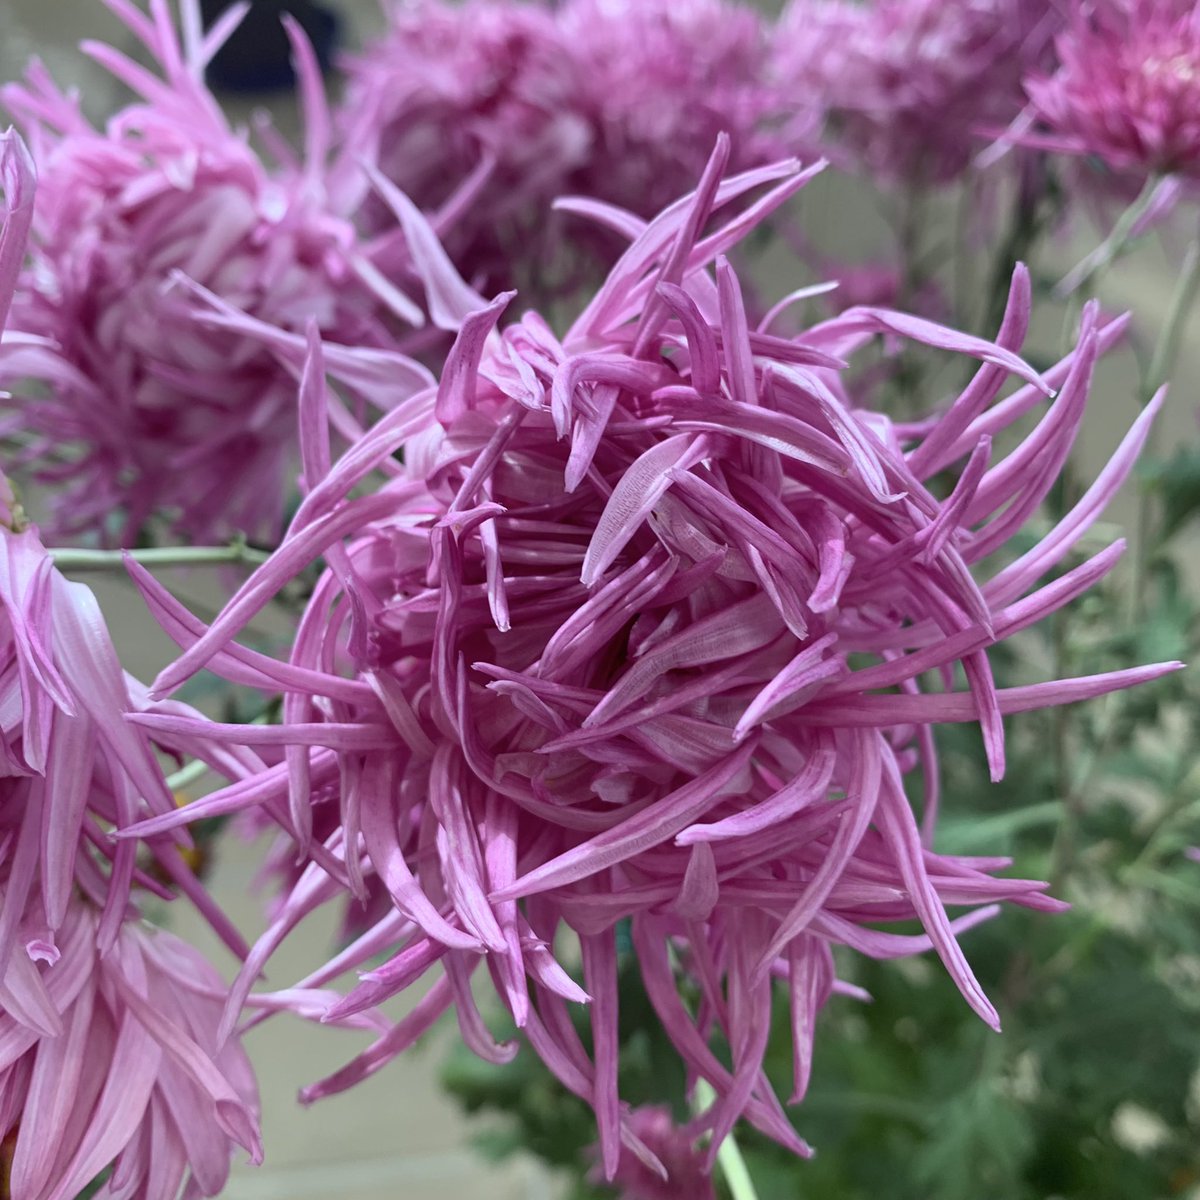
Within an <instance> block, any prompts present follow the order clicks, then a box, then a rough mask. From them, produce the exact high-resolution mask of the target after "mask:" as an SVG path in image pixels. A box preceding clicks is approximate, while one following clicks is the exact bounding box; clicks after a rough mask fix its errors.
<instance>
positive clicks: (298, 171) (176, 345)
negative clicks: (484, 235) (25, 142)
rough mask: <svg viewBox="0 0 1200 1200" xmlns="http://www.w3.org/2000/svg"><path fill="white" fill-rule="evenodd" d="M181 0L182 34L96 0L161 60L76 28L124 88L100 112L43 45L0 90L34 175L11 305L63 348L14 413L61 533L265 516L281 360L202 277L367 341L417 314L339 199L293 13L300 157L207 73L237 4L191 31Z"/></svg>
mask: <svg viewBox="0 0 1200 1200" xmlns="http://www.w3.org/2000/svg"><path fill="white" fill-rule="evenodd" d="M182 3H183V6H184V8H185V10H186V11H187V13H188V14H189V16H188V20H187V21H185V22H184V24H183V27H184V30H185V36H184V37H183V38H182V39H181V37H180V35H179V33H178V32H177V30H176V28H175V25H174V22H173V19H172V17H171V13H170V11H169V8H168V6H167V4H166V3H165V2H156V3H155V4H153V5H151V12H150V14H149V15H146V14H144V13H142V12H141V11H140V10H138V9H137V8H136V7H134V6H133V5H132V4H129V3H127V2H126V0H109V7H110V8H112V9H113V11H114V12H115V13H116V15H118V16H119V17H120V18H121V19H122V20H123V21H124V22H125V24H126V25H127V26H128V27H129V29H130V31H131V33H132V34H134V35H136V37H137V38H138V39H139V40H140V41H141V43H142V44H143V45H144V47H145V48H146V50H147V51H148V53H149V55H150V56H151V58H152V59H153V61H154V62H155V64H156V65H157V66H158V67H159V68H160V70H161V77H160V76H158V75H155V74H152V73H151V72H150V71H148V70H147V69H145V68H144V67H142V66H140V65H137V64H135V63H134V62H133V61H132V60H130V59H129V58H127V57H126V56H125V55H124V54H122V53H121V52H119V51H118V50H116V49H114V48H112V47H109V46H102V45H90V46H87V47H85V49H86V50H87V52H88V53H89V54H90V55H91V56H92V57H93V58H95V59H96V60H97V61H98V62H99V63H100V64H101V65H103V66H104V67H106V68H107V69H108V70H109V71H110V72H111V73H112V74H113V75H114V76H115V77H116V78H117V79H118V80H120V81H122V82H124V83H126V84H127V85H128V86H129V87H130V88H132V89H133V90H134V91H135V92H136V93H137V100H136V101H135V102H133V103H131V104H129V105H128V106H126V107H125V108H123V109H121V110H120V111H119V112H117V113H116V114H115V115H114V116H113V117H112V118H111V119H110V120H109V121H108V123H107V125H106V126H105V128H104V129H103V130H98V129H96V128H94V127H93V126H92V125H91V124H89V123H88V122H87V121H86V120H85V118H84V117H83V116H82V114H81V112H80V109H79V103H78V98H77V97H72V96H70V95H68V94H66V93H64V92H62V91H61V90H60V89H59V88H58V87H57V86H56V84H55V83H54V81H53V80H52V79H51V78H50V76H49V74H48V73H47V72H46V70H45V69H44V68H43V67H42V66H41V65H40V64H37V63H34V64H33V65H32V66H31V67H30V69H29V73H28V77H27V80H26V82H25V83H24V84H10V85H8V86H6V87H5V88H4V89H3V91H2V93H0V95H2V96H3V100H4V103H5V104H6V105H7V106H8V107H9V108H10V109H11V110H12V111H13V112H14V113H15V114H16V116H17V117H18V118H19V120H20V121H21V122H22V124H23V125H24V127H25V129H26V131H27V133H28V137H29V140H30V144H31V146H32V148H33V151H34V156H35V159H36V161H37V166H38V171H39V174H40V190H39V196H38V203H37V212H36V217H35V221H34V227H33V239H32V242H31V246H30V251H31V262H30V264H29V267H28V270H27V272H26V275H25V277H24V286H23V287H22V290H21V293H20V296H19V298H18V305H17V311H16V312H14V314H13V318H12V323H13V325H14V327H19V328H20V329H21V331H22V332H24V333H26V334H33V335H36V336H39V337H42V338H45V339H49V340H50V341H51V342H52V343H53V344H54V346H55V348H56V350H57V354H58V357H59V360H60V362H59V364H58V367H57V369H56V371H55V372H54V373H53V374H52V376H51V377H50V378H48V379H43V380H41V381H40V382H41V384H42V386H41V387H40V388H39V387H32V388H29V389H26V392H27V394H26V395H24V396H22V398H21V400H20V402H19V403H18V404H15V405H14V406H12V409H11V416H10V417H9V420H8V422H7V425H8V429H9V431H10V433H11V434H12V435H13V437H14V439H15V440H16V441H19V443H20V446H21V457H22V460H23V461H26V462H28V463H30V464H31V465H32V467H33V469H34V472H35V474H36V476H37V478H38V479H39V481H41V482H42V483H45V484H48V485H51V487H52V489H53V498H54V503H55V506H56V507H55V513H54V518H55V519H54V532H55V533H56V534H57V535H60V536H63V535H72V534H77V533H94V532H96V531H101V532H102V535H103V536H105V537H107V538H108V539H110V540H113V541H116V542H119V543H121V544H131V543H132V542H133V541H134V540H135V539H136V538H137V536H138V535H139V533H140V532H141V531H142V529H143V527H144V525H145V523H146V522H147V521H148V520H149V519H150V518H151V517H153V516H157V515H162V516H164V517H165V518H166V519H167V521H168V523H169V525H170V527H171V528H172V530H173V531H174V532H175V533H176V534H177V535H179V536H185V537H188V538H190V539H192V540H196V541H203V540H206V539H213V538H218V539H219V538H224V537H228V536H229V535H230V534H231V533H232V532H234V531H237V530H241V531H244V532H245V533H247V534H249V535H251V536H256V537H270V536H273V535H274V534H276V533H277V532H278V529H279V525H280V521H281V517H282V511H283V506H284V504H285V502H286V499H287V496H288V492H289V482H290V481H289V472H290V470H291V469H292V468H293V467H294V445H295V439H294V436H292V431H293V429H294V414H293V406H294V402H295V378H294V375H293V374H292V372H291V371H290V370H289V369H288V368H287V366H286V364H285V363H282V362H281V361H280V358H279V355H278V354H276V353H274V352H273V351H272V349H271V348H269V347H265V346H263V345H262V344H261V343H260V342H251V341H247V340H245V339H242V340H236V339H231V338H230V337H229V336H228V334H227V333H226V332H223V331H222V330H220V329H214V328H213V327H212V326H211V325H209V324H205V323H204V321H202V320H201V319H199V316H198V312H202V311H203V310H204V309H205V307H206V306H205V305H204V304H202V303H199V302H198V301H197V298H196V296H195V294H194V288H195V287H197V286H199V287H202V288H204V289H207V291H208V292H209V293H211V294H214V295H216V296H217V297H219V298H220V299H221V300H223V301H224V302H226V303H228V304H231V305H233V306H235V307H237V308H238V309H239V310H242V311H245V312H248V313H250V314H252V315H254V316H256V317H258V318H261V319H264V320H267V321H269V322H270V323H271V324H272V326H273V327H274V328H277V329H279V330H282V331H285V332H288V331H290V332H293V333H300V332H302V331H303V330H304V329H305V327H306V325H307V324H308V323H309V322H315V323H316V325H317V326H318V327H319V328H320V329H321V330H322V332H323V334H324V335H325V336H326V337H328V338H329V339H331V340H332V341H334V342H339V341H350V342H353V343H354V344H356V345H359V346H366V347H383V346H393V345H394V344H395V343H394V338H395V334H396V329H395V325H396V322H397V321H401V320H406V321H408V322H411V323H413V324H419V323H421V322H422V321H423V319H424V318H423V314H422V310H421V308H420V307H419V306H418V305H417V304H416V303H415V302H413V301H411V300H409V299H408V298H407V297H406V296H405V295H404V294H403V292H402V291H401V288H400V287H398V286H396V285H395V284H393V283H391V282H389V281H387V280H385V279H384V278H383V277H382V276H381V275H380V274H379V272H378V270H377V269H376V268H375V267H374V266H373V264H372V263H371V262H370V260H369V258H368V256H367V255H366V254H365V252H364V251H363V250H362V248H361V247H360V246H359V244H358V242H357V240H356V235H355V233H354V230H353V228H352V226H351V225H350V223H349V221H348V220H347V219H346V218H345V215H344V214H343V213H342V212H341V210H340V208H339V200H338V195H339V193H340V192H341V191H342V189H344V188H345V187H346V186H347V180H348V176H347V174H346V171H345V170H342V169H340V168H338V169H335V168H334V165H331V159H330V156H329V131H328V114H327V113H326V112H325V110H324V99H323V96H322V94H321V84H320V78H319V74H318V71H317V67H316V64H315V60H314V59H313V57H312V53H311V48H310V47H308V44H307V42H305V41H304V39H303V35H302V34H300V33H299V31H298V28H297V27H295V26H290V27H289V31H290V33H291V34H292V37H293V43H294V48H295V51H296V55H297V61H298V65H299V68H300V75H301V79H302V92H303V98H304V101H305V107H306V109H307V121H308V124H307V135H306V137H307V145H306V158H305V160H304V161H303V162H300V161H296V160H294V159H291V160H289V159H288V157H287V155H289V154H290V151H288V150H287V149H286V147H282V146H281V145H280V144H279V141H278V139H275V140H274V144H275V145H276V148H278V149H279V151H280V154H281V155H282V156H283V163H282V165H281V166H279V167H277V168H269V167H268V166H267V165H265V164H264V162H263V160H262V158H261V157H260V156H259V154H258V152H257V151H256V150H255V149H254V148H253V147H252V146H251V145H250V142H249V140H248V137H247V135H246V134H245V132H244V131H237V130H234V129H232V128H231V127H230V125H229V124H228V121H227V119H226V117H225V116H224V114H223V113H222V112H221V110H220V108H219V106H218V105H217V102H216V100H215V99H214V98H213V96H212V95H211V94H210V93H209V92H208V91H207V89H206V87H205V85H204V82H203V72H204V67H205V64H206V63H207V62H208V60H209V59H210V58H211V56H212V54H213V53H214V52H215V50H216V48H217V47H218V46H219V45H220V43H221V40H222V38H223V37H224V36H225V35H226V34H227V33H228V32H229V30H230V28H231V21H230V20H228V19H227V20H224V21H222V22H221V23H219V25H218V26H217V27H216V28H214V30H213V31H212V33H211V34H209V35H207V36H206V37H203V38H202V37H201V36H200V33H199V30H200V20H199V15H198V11H197V9H196V0H182ZM238 11H239V10H236V9H235V10H231V16H233V17H236V16H237V15H238ZM410 261H411V260H410ZM185 281H186V282H185ZM401 383H402V381H401V382H398V386H401Z"/></svg>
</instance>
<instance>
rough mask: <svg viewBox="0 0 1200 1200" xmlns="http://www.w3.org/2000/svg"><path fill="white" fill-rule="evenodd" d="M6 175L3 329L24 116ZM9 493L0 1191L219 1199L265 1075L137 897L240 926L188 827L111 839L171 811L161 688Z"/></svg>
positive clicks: (216, 995) (19, 215) (189, 743)
mask: <svg viewBox="0 0 1200 1200" xmlns="http://www.w3.org/2000/svg"><path fill="white" fill-rule="evenodd" d="M0 181H2V182H3V187H4V193H3V195H4V204H3V209H2V210H0V327H2V324H3V316H4V314H5V312H6V311H7V309H8V306H9V301H10V299H11V296H12V291H13V288H14V286H15V282H16V280H17V278H18V275H19V271H20V267H21V260H22V257H23V254H24V239H25V236H26V233H27V230H28V226H29V218H30V210H31V206H32V202H33V175H32V163H31V161H30V159H29V157H28V154H27V153H26V152H25V149H24V147H23V145H22V144H21V143H20V141H19V140H18V139H17V138H16V137H15V135H13V134H12V133H11V132H9V133H8V134H6V135H4V136H3V137H0ZM9 345H10V344H9V343H6V347H5V348H6V349H8V348H9ZM0 496H2V498H3V503H2V516H3V520H2V523H0V1142H3V1144H4V1147H5V1154H6V1158H5V1163H4V1168H3V1170H4V1174H3V1175H2V1176H0V1191H2V1192H3V1195H4V1196H6V1197H11V1198H12V1200H74V1198H75V1197H76V1196H78V1195H79V1194H80V1193H81V1192H83V1191H84V1189H85V1188H87V1187H88V1185H90V1184H91V1183H92V1182H93V1181H94V1180H95V1179H96V1178H97V1177H98V1176H100V1175H102V1174H103V1173H105V1172H106V1171H110V1174H109V1177H108V1181H107V1183H106V1184H105V1186H104V1188H103V1190H102V1192H101V1193H99V1194H102V1195H105V1196H113V1197H116V1196H122V1197H128V1198H130V1200H133V1198H138V1200H163V1198H164V1197H168V1196H175V1195H177V1194H178V1193H179V1190H180V1188H181V1187H182V1186H183V1184H184V1182H185V1180H186V1181H188V1184H189V1192H188V1194H189V1195H204V1196H213V1195H216V1194H217V1193H218V1192H219V1191H220V1190H221V1188H222V1186H223V1185H224V1182H225V1178H226V1176H227V1174H228V1170H229V1161H230V1153H231V1150H232V1148H233V1146H234V1144H241V1145H242V1146H244V1147H246V1149H248V1150H249V1151H251V1153H252V1154H253V1155H254V1156H256V1157H257V1155H258V1153H259V1151H258V1133H257V1115H256V1105H257V1100H256V1089H255V1085H254V1079H253V1075H252V1073H251V1070H250V1067H249V1063H248V1062H247V1060H246V1058H245V1056H244V1054H243V1053H242V1051H241V1049H240V1046H239V1044H238V1043H237V1042H229V1043H228V1044H227V1045H225V1047H224V1048H222V1049H220V1050H218V1048H217V1041H216V1033H217V1026H218V1023H219V1019H220V1015H221V1012H222V1010H223V1008H224V1005H225V999H226V996H227V989H226V988H225V986H224V985H223V984H222V981H221V980H220V978H219V977H218V976H217V974H216V972H215V971H214V969H213V968H212V967H211V966H209V965H208V964H207V963H206V962H204V960H203V959H202V958H201V957H200V956H199V955H198V954H197V952H196V951H194V950H192V949H191V948H189V947H187V946H185V945H183V944H182V943H180V942H178V941H177V940H176V939H174V938H171V937H169V936H168V935H166V934H160V933H155V932H154V931H153V930H151V929H150V927H149V926H146V925H143V924H142V923H141V922H140V920H139V919H138V914H137V911H136V908H135V907H134V904H133V902H134V898H135V896H136V895H137V894H147V893H150V892H155V893H158V894H160V895H161V896H163V898H166V899H170V898H171V897H172V895H173V892H172V891H171V890H169V889H167V888H166V887H165V886H164V884H163V882H162V880H164V879H165V880H168V881H171V882H173V883H174V884H175V885H176V888H177V889H178V890H179V891H182V892H184V893H187V894H188V895H189V896H190V897H191V898H192V899H193V900H194V901H195V902H196V903H197V904H198V905H199V907H200V908H201V909H202V910H203V911H205V912H206V913H207V914H208V915H209V916H210V917H211V918H212V919H213V923H214V926H215V928H216V929H217V931H218V932H219V933H221V934H223V935H224V936H226V938H227V939H228V940H230V941H231V943H233V944H234V946H235V947H236V948H238V949H240V948H241V946H240V940H239V939H238V938H237V936H236V934H234V933H233V932H232V930H230V929H229V927H228V925H227V923H226V922H225V921H224V920H223V918H222V917H221V916H220V914H219V913H218V912H217V911H216V909H215V908H214V907H213V905H212V903H211V901H209V899H208V898H207V896H205V894H204V893H203V890H202V889H201V888H200V885H199V883H198V881H197V880H196V879H195V878H194V877H193V876H192V874H191V872H190V871H189V870H188V868H187V866H186V864H185V862H184V859H183V858H182V856H181V854H180V839H178V838H177V837H175V836H167V837H164V838H159V839H156V840H155V841H154V842H153V843H148V844H146V845H145V846H144V847H143V846H140V845H139V843H138V842H136V841H123V842H116V841H114V840H113V839H112V838H111V837H110V836H109V835H110V832H111V831H112V830H114V829H118V828H121V827H123V826H127V825H130V824H132V823H133V822H134V821H135V820H137V819H139V818H144V817H146V816H147V815H152V814H160V815H161V814H164V813H166V812H170V811H173V810H174V808H175V804H174V800H173V798H172V796H171V794H170V792H169V790H168V788H167V784H166V781H165V779H164V777H163V774H162V770H161V767H160V766H159V763H158V761H157V758H156V754H155V749H154V746H153V745H152V743H151V741H150V738H149V737H148V736H147V734H146V733H145V731H143V730H141V729H138V728H137V727H136V726H134V725H132V724H131V723H130V722H129V721H128V720H127V717H128V715H129V714H130V713H131V712H132V711H133V709H134V708H135V706H136V702H139V701H140V702H146V700H147V698H146V696H145V693H144V690H142V689H139V688H138V686H137V685H136V684H135V683H133V681H131V680H127V678H126V677H125V675H124V673H123V672H122V670H121V667H120V665H119V663H118V661H117V656H116V653H115V651H114V649H113V646H112V642H111V640H110V639H109V636H108V632H107V630H106V628H105V625H104V619H103V617H102V615H101V613H100V610H99V607H98V606H97V604H96V600H95V597H94V596H93V595H92V593H91V592H90V591H89V590H88V589H87V588H86V587H84V586H83V585H82V584H78V583H71V582H69V581H68V580H67V579H65V578H64V577H63V575H62V574H60V572H59V571H58V570H57V569H56V568H55V565H54V563H53V560H52V559H51V557H50V555H49V554H48V553H47V551H46V550H45V548H44V547H43V546H42V544H41V542H40V541H39V540H38V536H37V533H36V530H34V529H32V528H30V527H28V526H27V525H26V523H25V519H24V515H23V513H22V511H21V508H20V506H19V505H18V504H17V502H16V500H15V498H14V496H13V493H12V491H11V489H10V488H9V485H8V483H7V481H6V480H5V479H4V477H3V476H0ZM135 698H136V700H135ZM177 708H178V710H179V711H180V712H183V713H186V714H187V715H188V716H189V717H190V718H194V715H195V714H194V713H193V712H192V710H190V709H188V708H187V707H186V706H183V705H179V706H177ZM160 745H162V746H163V747H164V748H167V749H170V750H175V751H178V752H188V753H199V754H200V755H201V756H207V757H208V758H209V759H211V761H212V762H213V763H214V765H216V766H218V767H220V766H221V765H222V764H226V765H227V769H228V764H241V765H242V766H243V767H246V766H249V765H251V763H252V762H253V761H254V760H253V756H248V755H247V754H246V753H245V752H241V753H234V755H233V756H232V757H231V756H230V754H229V752H228V751H227V750H224V749H222V748H221V747H219V746H213V747H208V748H205V747H203V746H202V745H201V744H200V740H199V739H198V738H196V737H194V736H191V735H187V736H185V737H184V738H183V739H182V740H177V739H172V738H170V737H168V738H167V739H165V740H161V739H160Z"/></svg>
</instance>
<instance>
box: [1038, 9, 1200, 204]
mask: <svg viewBox="0 0 1200 1200" xmlns="http://www.w3.org/2000/svg"><path fill="white" fill-rule="evenodd" d="M1072 7H1073V12H1072V16H1071V21H1070V23H1069V25H1068V27H1067V29H1066V30H1065V31H1064V32H1063V33H1061V34H1060V35H1059V37H1058V38H1057V40H1056V42H1055V48H1056V50H1057V55H1058V67H1057V69H1056V70H1055V71H1054V72H1053V73H1052V74H1049V75H1045V74H1042V75H1033V76H1031V77H1030V78H1029V79H1028V80H1027V81H1026V89H1027V91H1028V93H1029V98H1030V101H1031V103H1032V112H1031V114H1030V115H1031V116H1032V117H1033V119H1034V124H1033V126H1032V128H1031V130H1030V131H1029V132H1028V133H1025V134H1023V135H1020V136H1019V140H1022V141H1024V142H1026V143H1028V144H1033V145H1037V146H1041V147H1043V148H1046V149H1050V150H1055V151H1058V152H1061V153H1066V154H1077V155H1086V156H1091V157H1094V158H1096V159H1098V160H1100V161H1101V162H1102V163H1103V164H1104V165H1105V166H1106V167H1107V168H1108V169H1109V170H1110V171H1112V172H1114V173H1115V174H1116V175H1117V176H1118V177H1119V178H1125V179H1129V178H1131V177H1132V180H1133V181H1134V182H1137V181H1138V180H1142V179H1146V178H1147V177H1150V176H1156V175H1178V176H1182V177H1184V178H1185V179H1188V180H1191V181H1193V182H1194V181H1195V180H1196V179H1198V178H1200V11H1197V9H1196V6H1195V5H1194V4H1192V3H1190V2H1189V0H1100V2H1098V3H1088V4H1084V3H1077V4H1075V5H1073V6H1072Z"/></svg>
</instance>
